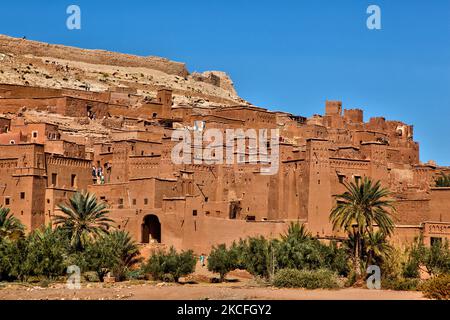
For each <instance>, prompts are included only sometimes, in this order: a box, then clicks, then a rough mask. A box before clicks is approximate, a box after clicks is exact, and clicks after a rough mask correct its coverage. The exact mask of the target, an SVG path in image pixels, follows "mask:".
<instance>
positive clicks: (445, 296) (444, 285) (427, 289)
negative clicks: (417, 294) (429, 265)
mask: <svg viewBox="0 0 450 320" xmlns="http://www.w3.org/2000/svg"><path fill="white" fill-rule="evenodd" d="M418 289H419V290H421V291H422V292H423V295H424V296H425V297H426V298H429V299H437V300H450V274H442V275H438V276H435V277H433V278H431V279H430V280H427V281H424V282H423V283H422V284H421V285H420V286H419V288H418Z"/></svg>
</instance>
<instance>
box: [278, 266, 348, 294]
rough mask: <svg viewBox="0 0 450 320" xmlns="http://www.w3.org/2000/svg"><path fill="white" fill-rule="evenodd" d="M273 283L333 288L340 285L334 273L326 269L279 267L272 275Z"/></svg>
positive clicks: (301, 286)
mask: <svg viewBox="0 0 450 320" xmlns="http://www.w3.org/2000/svg"><path fill="white" fill-rule="evenodd" d="M273 285H274V286H276V287H281V288H306V289H318V288H323V289H333V288H339V287H340V281H339V278H338V276H337V275H336V273H334V272H333V271H330V270H326V269H318V270H297V269H281V270H279V271H278V272H277V273H276V274H275V277H274V280H273Z"/></svg>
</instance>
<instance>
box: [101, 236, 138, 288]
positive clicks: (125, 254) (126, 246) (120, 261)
mask: <svg viewBox="0 0 450 320" xmlns="http://www.w3.org/2000/svg"><path fill="white" fill-rule="evenodd" d="M107 239H108V240H109V241H110V244H111V246H112V250H113V253H114V256H115V257H116V261H115V263H114V267H113V270H112V271H113V274H114V276H115V277H116V278H117V280H119V281H120V280H123V278H124V277H125V272H126V271H127V270H128V269H129V268H131V267H132V266H134V265H135V264H137V263H139V262H141V261H142V258H141V257H140V252H139V248H138V246H137V244H136V242H134V241H133V240H132V239H131V237H130V234H129V233H128V232H125V231H122V230H115V231H113V232H111V233H110V234H108V235H107Z"/></svg>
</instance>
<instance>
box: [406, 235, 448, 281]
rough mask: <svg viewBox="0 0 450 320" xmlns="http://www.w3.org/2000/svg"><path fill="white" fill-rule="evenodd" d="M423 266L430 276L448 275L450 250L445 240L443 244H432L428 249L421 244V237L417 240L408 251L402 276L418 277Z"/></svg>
mask: <svg viewBox="0 0 450 320" xmlns="http://www.w3.org/2000/svg"><path fill="white" fill-rule="evenodd" d="M421 265H423V266H425V268H426V271H427V272H428V274H430V275H439V274H446V273H450V250H449V244H448V241H447V239H444V242H438V241H436V242H434V243H433V245H431V246H430V247H426V246H425V245H424V244H423V239H422V238H421V237H419V238H417V239H416V240H415V241H414V243H413V244H412V245H411V247H410V248H409V249H408V259H407V261H406V263H405V265H404V267H403V276H404V277H407V278H417V277H419V267H420V266H421Z"/></svg>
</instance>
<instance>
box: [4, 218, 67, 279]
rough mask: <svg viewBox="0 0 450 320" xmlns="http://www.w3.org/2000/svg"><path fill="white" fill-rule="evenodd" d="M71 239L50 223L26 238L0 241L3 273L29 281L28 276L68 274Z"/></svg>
mask: <svg viewBox="0 0 450 320" xmlns="http://www.w3.org/2000/svg"><path fill="white" fill-rule="evenodd" d="M67 244H68V239H67V237H66V234H65V233H64V232H63V231H62V230H61V229H60V228H56V229H52V228H51V226H47V227H44V228H42V229H39V230H36V231H34V232H32V233H31V234H30V235H28V237H26V238H19V239H17V240H15V241H10V240H7V239H5V240H3V241H1V243H0V276H1V277H2V278H5V279H9V280H14V279H19V280H21V281H26V280H27V279H28V278H29V277H32V276H36V277H41V276H43V277H46V278H56V277H58V276H62V275H64V274H65V269H66V267H67V261H66V259H67V256H68V252H67V250H66V248H67Z"/></svg>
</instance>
